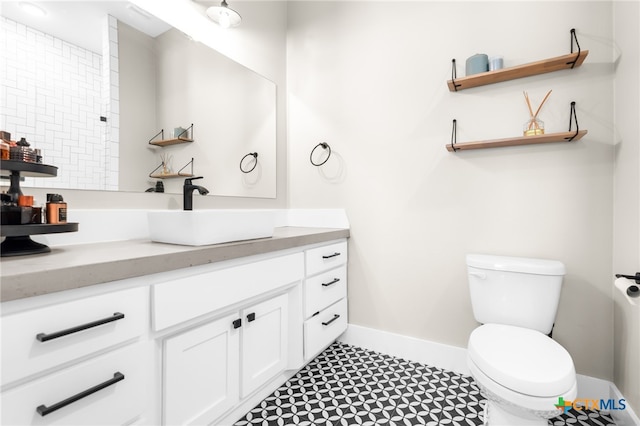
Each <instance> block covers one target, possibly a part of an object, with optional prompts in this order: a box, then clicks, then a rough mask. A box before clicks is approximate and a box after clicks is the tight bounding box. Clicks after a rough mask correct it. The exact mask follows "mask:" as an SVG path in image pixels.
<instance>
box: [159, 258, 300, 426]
mask: <svg viewBox="0 0 640 426" xmlns="http://www.w3.org/2000/svg"><path fill="white" fill-rule="evenodd" d="M198 272H201V273H197V274H192V275H190V276H189V277H184V278H179V279H174V280H170V281H167V282H163V283H159V284H156V285H154V286H153V306H154V316H153V317H154V327H155V328H156V329H158V330H159V331H160V339H161V340H162V341H163V361H162V364H163V366H162V368H163V375H164V379H163V402H162V405H163V421H162V422H163V424H166V425H183V424H210V423H212V422H214V421H215V420H216V419H217V418H219V417H220V416H221V415H223V414H224V413H225V412H227V411H228V410H230V409H231V408H233V407H234V406H236V405H237V404H238V403H239V402H240V401H241V400H242V399H243V398H246V397H247V396H249V395H251V394H252V393H253V392H255V391H256V390H257V389H258V388H260V387H262V386H263V385H264V384H265V383H267V382H269V381H271V380H272V379H273V378H274V377H276V376H277V375H278V374H280V373H282V372H283V371H284V370H285V369H287V368H288V356H289V353H290V352H291V351H292V348H291V347H290V340H292V341H293V342H295V339H290V338H289V336H290V331H291V332H292V333H293V334H294V335H295V329H296V328H297V327H298V328H299V327H301V323H302V314H301V312H302V309H301V300H300V298H298V299H297V300H296V299H295V297H292V294H298V295H299V294H300V293H301V292H300V291H299V290H298V291H297V293H296V291H295V289H296V287H299V286H300V285H301V283H302V280H303V278H304V256H303V254H302V253H301V252H299V253H293V254H288V255H284V256H279V257H274V258H270V259H265V260H260V261H256V262H251V263H246V264H242V265H238V266H233V267H229V268H222V269H217V270H213V271H205V270H202V271H198ZM290 299H293V300H294V302H296V303H295V304H296V305H298V307H297V309H296V307H293V309H292V310H293V312H296V311H297V312H299V313H300V314H299V315H298V317H297V318H298V319H297V320H296V316H295V315H290V307H289V305H290ZM164 329H169V330H171V331H170V334H169V335H167V336H166V337H165V336H164V335H163V334H162V333H163V331H162V330H164ZM299 342H300V339H298V344H300V343H299ZM301 349H302V348H298V351H300V352H301ZM293 352H295V348H293Z"/></svg>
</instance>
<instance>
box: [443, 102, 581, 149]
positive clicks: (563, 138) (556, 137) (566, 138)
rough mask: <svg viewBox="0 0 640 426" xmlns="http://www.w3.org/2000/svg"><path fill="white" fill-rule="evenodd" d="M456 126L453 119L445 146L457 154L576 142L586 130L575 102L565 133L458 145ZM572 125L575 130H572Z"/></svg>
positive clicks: (572, 104) (455, 121) (572, 103)
mask: <svg viewBox="0 0 640 426" xmlns="http://www.w3.org/2000/svg"><path fill="white" fill-rule="evenodd" d="M457 124H458V123H457V120H456V119H453V123H452V129H451V142H450V143H448V144H447V145H446V148H447V151H449V152H457V151H461V150H467V149H482V148H497V147H503V146H517V145H534V144H543V143H553V142H571V141H574V140H576V141H577V140H579V139H581V138H582V137H583V136H584V135H586V134H587V131H586V130H580V127H579V126H578V116H577V114H576V103H575V102H571V109H570V112H569V131H567V132H559V133H547V134H542V135H535V136H517V137H512V138H505V139H493V140H484V141H474V142H463V143H458V135H457ZM574 124H575V130H572V129H573V125H574Z"/></svg>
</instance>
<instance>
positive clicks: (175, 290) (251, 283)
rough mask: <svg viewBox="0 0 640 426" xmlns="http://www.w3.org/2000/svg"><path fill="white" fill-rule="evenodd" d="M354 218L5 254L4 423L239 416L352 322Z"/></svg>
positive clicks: (207, 420) (225, 420) (195, 420)
mask: <svg viewBox="0 0 640 426" xmlns="http://www.w3.org/2000/svg"><path fill="white" fill-rule="evenodd" d="M348 237H349V230H348V229H330V228H296V227H283V228H276V231H275V234H274V236H273V237H272V238H265V239H259V240H252V241H245V242H236V243H227V244H218V245H211V246H202V247H185V246H177V245H168V244H159V243H152V242H150V241H148V240H132V241H119V242H111V243H96V244H82V245H72V246H66V247H63V248H54V249H53V250H52V253H50V254H48V255H46V256H32V257H23V258H14V259H8V260H4V259H3V261H2V316H1V318H0V322H1V327H2V375H1V386H2V393H1V403H2V408H3V410H2V424H23V425H26V424H34V425H35V424H37V425H50V424H51V425H53V424H83V425H95V424H105V425H106V424H108V425H116V424H120V425H124V424H127V425H129V424H136V425H157V424H166V425H175V424H216V425H222V424H231V423H233V422H234V421H235V420H237V418H239V417H240V416H242V415H243V414H244V413H245V412H246V411H248V410H249V409H251V408H252V407H253V406H254V405H255V404H256V403H258V402H259V401H260V400H262V399H263V398H264V397H266V396H267V395H269V394H270V393H271V392H273V391H274V390H275V389H276V388H277V387H279V386H280V385H281V384H282V383H284V381H286V380H287V379H288V378H289V377H291V376H292V375H293V374H295V373H296V372H297V371H298V370H299V369H300V368H301V367H302V366H303V365H304V364H305V363H306V362H308V361H309V360H311V359H312V358H313V357H314V356H316V355H317V354H318V353H319V352H321V351H322V350H323V349H324V348H326V347H327V346H329V345H330V344H331V343H332V342H333V341H334V340H335V339H336V338H337V337H338V336H339V335H340V334H341V333H342V332H344V331H345V329H346V326H347V299H346V296H347V287H346V285H347V240H346V239H347V238H348Z"/></svg>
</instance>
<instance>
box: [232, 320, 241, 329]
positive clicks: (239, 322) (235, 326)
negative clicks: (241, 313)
mask: <svg viewBox="0 0 640 426" xmlns="http://www.w3.org/2000/svg"><path fill="white" fill-rule="evenodd" d="M232 324H233V328H240V327H242V320H241V319H240V318H238V319H237V320H235V321H233V323H232Z"/></svg>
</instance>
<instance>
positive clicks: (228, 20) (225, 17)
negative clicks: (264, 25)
mask: <svg viewBox="0 0 640 426" xmlns="http://www.w3.org/2000/svg"><path fill="white" fill-rule="evenodd" d="M206 13H207V16H208V17H209V18H211V20H212V21H213V22H215V23H216V24H218V25H220V26H221V27H222V28H231V27H237V26H238V25H240V21H242V17H241V16H240V14H239V13H238V12H236V11H235V10H233V9H231V8H230V7H229V5H228V4H227V0H222V3H220V6H211V7H210V8H208V9H207V11H206Z"/></svg>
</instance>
